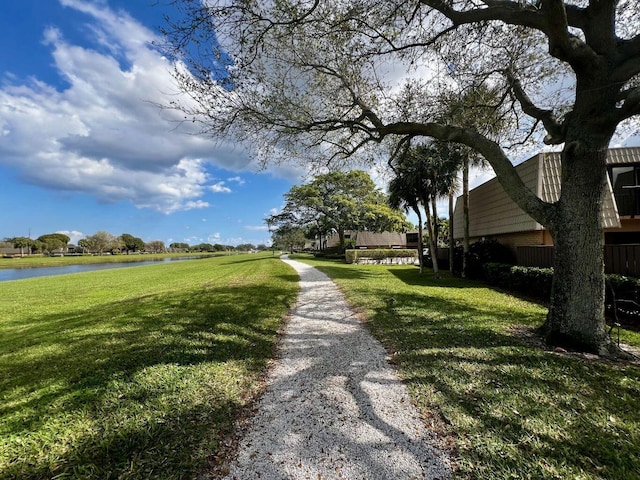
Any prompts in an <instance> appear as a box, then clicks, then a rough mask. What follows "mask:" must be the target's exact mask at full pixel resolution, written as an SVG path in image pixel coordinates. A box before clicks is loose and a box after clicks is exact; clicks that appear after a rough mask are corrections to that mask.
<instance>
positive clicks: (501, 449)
mask: <svg viewBox="0 0 640 480" xmlns="http://www.w3.org/2000/svg"><path fill="white" fill-rule="evenodd" d="M305 261H308V262H309V263H312V264H313V265H315V266H317V267H319V268H320V269H321V270H323V271H324V272H325V273H327V274H328V275H330V276H331V277H332V278H333V279H334V280H335V281H336V282H337V283H338V284H339V285H340V286H341V288H342V289H343V291H344V292H345V293H346V296H347V297H348V299H349V301H350V302H351V303H352V304H353V305H355V306H356V307H357V308H359V309H360V310H361V311H362V312H363V313H364V314H365V316H366V318H367V319H368V326H369V328H370V330H371V331H372V332H373V334H374V335H375V336H376V337H377V338H378V339H379V340H380V341H381V342H382V343H383V344H384V345H385V346H386V347H387V348H388V349H389V350H390V351H392V352H395V353H394V355H393V358H394V361H395V363H396V364H397V365H398V367H399V369H400V372H401V375H402V376H403V377H404V378H405V380H406V383H407V385H408V387H409V389H410V391H411V393H412V395H413V398H414V399H415V401H416V403H417V404H418V405H419V407H420V408H421V410H422V411H423V412H424V414H425V415H426V417H427V419H429V418H431V419H432V421H435V423H437V424H438V425H439V426H440V427H439V428H440V429H441V430H442V431H443V432H445V433H446V434H448V435H449V436H450V439H452V443H453V446H454V448H455V450H456V452H457V454H456V457H457V458H456V463H457V465H456V468H457V473H456V477H457V478H465V479H466V478H469V479H471V478H473V479H529V478H536V479H553V478H557V479H567V478H571V479H605V478H606V479H623V478H624V479H631V478H640V455H639V452H640V368H639V367H638V366H628V365H627V366H624V365H613V364H607V363H604V362H599V361H593V360H584V359H580V358H576V357H571V356H566V355H559V354H554V353H551V352H545V351H543V350H542V349H541V348H535V347H531V346H527V345H526V344H525V343H524V342H523V341H522V339H521V338H520V337H519V336H518V335H517V334H514V332H513V329H512V328H511V327H512V326H513V325H526V326H538V325H540V324H541V323H542V322H543V320H544V316H545V314H546V309H545V308H543V307H542V306H540V305H538V304H535V303H531V302H527V301H524V300H521V299H518V298H515V297H513V296H510V295H507V294H505V293H501V292H498V291H495V290H492V289H490V288H488V287H486V286H484V285H483V284H480V283H475V282H470V281H465V280H461V279H455V278H444V279H442V280H433V277H432V275H431V274H430V272H425V274H424V275H423V276H420V275H419V274H418V271H417V269H416V268H415V267H402V266H400V267H386V266H377V265H372V266H365V265H360V266H353V265H344V264H340V263H337V262H330V261H321V260H309V259H307V260H305ZM392 298H393V299H395V303H394V302H392V301H391V299H392ZM621 336H622V341H625V342H627V343H632V344H635V345H640V336H639V335H638V334H637V333H634V332H623V333H622V335H621ZM434 412H435V413H434ZM434 417H435V418H434Z"/></svg>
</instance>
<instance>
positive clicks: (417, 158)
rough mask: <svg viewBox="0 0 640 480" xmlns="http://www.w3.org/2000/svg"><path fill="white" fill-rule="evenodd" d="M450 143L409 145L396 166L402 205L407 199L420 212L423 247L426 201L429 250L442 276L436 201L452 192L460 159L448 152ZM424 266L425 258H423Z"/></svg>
mask: <svg viewBox="0 0 640 480" xmlns="http://www.w3.org/2000/svg"><path fill="white" fill-rule="evenodd" d="M446 151H447V147H446V145H444V144H443V145H439V144H436V143H430V144H420V145H417V146H415V147H411V148H407V149H406V150H405V151H404V153H403V154H402V155H401V156H400V157H399V164H398V165H397V166H396V167H395V168H394V171H395V173H396V179H394V181H395V182H394V181H392V183H394V185H390V189H391V187H393V192H394V196H395V198H394V201H396V202H397V204H398V206H400V201H401V202H404V204H405V205H406V206H409V207H410V208H412V209H413V210H414V211H416V214H417V215H418V219H419V222H420V227H419V228H420V229H419V233H418V241H419V248H420V250H421V249H422V240H421V239H422V217H421V215H420V214H419V211H420V208H419V205H420V204H422V207H423V208H424V212H425V216H426V225H427V233H428V236H429V250H430V252H431V259H432V262H433V273H434V275H435V277H436V278H439V276H440V273H439V268H438V258H437V252H438V250H437V246H438V225H437V218H438V212H437V208H436V201H437V199H438V198H439V197H441V196H444V195H448V193H449V191H450V189H451V183H452V182H453V179H454V178H455V175H456V171H457V163H455V162H453V161H452V160H450V159H449V158H448V157H447V156H446V155H444V154H443V153H446ZM390 193H391V192H390ZM420 260H421V261H420V263H421V267H422V260H423V259H422V258H420Z"/></svg>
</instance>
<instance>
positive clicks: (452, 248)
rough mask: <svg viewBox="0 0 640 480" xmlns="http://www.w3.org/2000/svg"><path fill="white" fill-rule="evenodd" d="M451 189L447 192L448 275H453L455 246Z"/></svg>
mask: <svg viewBox="0 0 640 480" xmlns="http://www.w3.org/2000/svg"><path fill="white" fill-rule="evenodd" d="M453 196H454V190H453V188H452V189H451V190H449V273H451V274H453V257H454V254H455V250H456V247H455V244H454V240H453V238H454V237H453V233H454V232H453Z"/></svg>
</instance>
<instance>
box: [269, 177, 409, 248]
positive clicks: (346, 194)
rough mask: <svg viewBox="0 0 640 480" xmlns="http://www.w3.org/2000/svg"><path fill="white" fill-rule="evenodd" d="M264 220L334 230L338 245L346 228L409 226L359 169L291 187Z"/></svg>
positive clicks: (320, 231)
mask: <svg viewBox="0 0 640 480" xmlns="http://www.w3.org/2000/svg"><path fill="white" fill-rule="evenodd" d="M266 221H267V224H269V225H272V226H275V227H276V231H278V230H280V229H282V228H283V227H286V228H287V229H290V228H291V227H295V228H302V229H306V230H307V232H311V231H314V232H316V233H318V234H319V235H328V234H329V233H336V234H337V235H338V238H339V239H340V246H341V247H344V238H345V236H344V235H345V232H346V231H347V230H354V231H356V232H357V231H364V230H369V231H375V232H382V231H385V230H392V231H393V230H402V229H405V228H406V227H407V226H408V225H407V223H406V221H405V218H404V215H403V214H402V212H400V211H399V210H396V209H393V208H391V207H389V206H388V201H387V197H386V195H385V194H384V193H383V192H382V191H381V190H380V189H378V188H377V187H376V185H375V183H374V182H373V180H372V179H371V177H370V176H369V175H368V174H367V173H366V172H364V171H362V170H351V171H349V172H340V171H335V172H329V173H325V174H321V175H317V176H315V177H314V178H313V180H311V181H310V182H309V183H306V184H304V185H298V186H293V187H291V189H290V190H289V191H288V192H287V193H286V194H285V206H284V208H283V209H282V212H281V213H280V214H277V215H272V216H271V217H269V218H268V219H267V220H266Z"/></svg>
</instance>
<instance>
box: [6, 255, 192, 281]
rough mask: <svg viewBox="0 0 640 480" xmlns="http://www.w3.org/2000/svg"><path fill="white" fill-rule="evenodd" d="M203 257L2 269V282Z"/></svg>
mask: <svg viewBox="0 0 640 480" xmlns="http://www.w3.org/2000/svg"><path fill="white" fill-rule="evenodd" d="M197 258H202V257H176V258H163V259H160V260H141V261H136V262H114V263H89V264H82V265H61V266H59V267H26V268H7V269H0V282H7V281H10V280H22V279H24V278H34V277H49V276H52V275H64V274H67V273H80V272H93V271H95V270H110V269H113V268H123V267H139V266H142V265H157V264H158V263H166V262H182V261H185V260H194V259H197Z"/></svg>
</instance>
